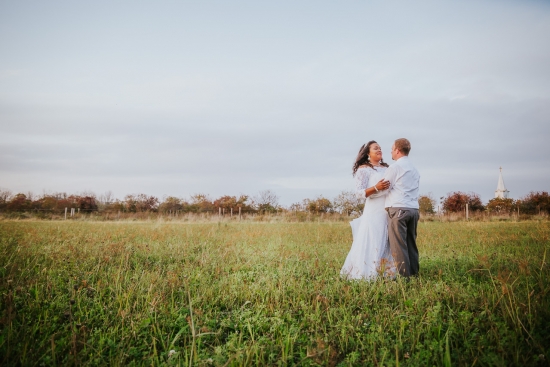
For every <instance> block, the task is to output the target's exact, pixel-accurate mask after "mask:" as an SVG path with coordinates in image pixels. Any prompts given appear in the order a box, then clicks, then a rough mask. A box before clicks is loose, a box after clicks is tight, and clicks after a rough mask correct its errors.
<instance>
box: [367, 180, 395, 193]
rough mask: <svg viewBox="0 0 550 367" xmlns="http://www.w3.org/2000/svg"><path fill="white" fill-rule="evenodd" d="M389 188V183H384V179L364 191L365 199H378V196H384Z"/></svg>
mask: <svg viewBox="0 0 550 367" xmlns="http://www.w3.org/2000/svg"><path fill="white" fill-rule="evenodd" d="M389 187H390V182H389V181H385V180H384V179H381V180H380V181H378V182H377V183H376V185H374V186H372V187H369V188H368V189H366V190H365V195H366V197H373V198H378V197H380V196H384V195H386V194H387V193H388V191H389V190H388V189H389Z"/></svg>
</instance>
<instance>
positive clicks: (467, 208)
mask: <svg viewBox="0 0 550 367" xmlns="http://www.w3.org/2000/svg"><path fill="white" fill-rule="evenodd" d="M466 220H468V203H466Z"/></svg>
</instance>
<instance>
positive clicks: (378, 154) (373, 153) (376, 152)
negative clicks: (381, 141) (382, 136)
mask: <svg viewBox="0 0 550 367" xmlns="http://www.w3.org/2000/svg"><path fill="white" fill-rule="evenodd" d="M369 157H370V159H371V161H375V162H378V161H380V160H381V159H382V148H380V145H378V144H377V143H374V144H373V145H371V146H370V149H369Z"/></svg>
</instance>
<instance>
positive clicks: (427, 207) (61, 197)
mask: <svg viewBox="0 0 550 367" xmlns="http://www.w3.org/2000/svg"><path fill="white" fill-rule="evenodd" d="M466 204H468V210H469V211H470V212H489V213H493V214H507V213H508V214H509V213H511V212H516V211H518V210H519V211H520V212H521V213H522V214H542V213H546V214H548V213H549V212H550V197H549V195H548V192H546V191H542V192H531V193H529V194H528V195H526V196H525V197H523V198H521V199H499V198H494V199H491V200H489V201H488V202H487V203H485V204H483V202H482V200H481V198H480V196H479V195H478V194H476V193H464V192H460V191H455V192H451V193H448V194H447V196H445V197H441V198H440V203H439V204H438V203H437V201H436V200H435V199H434V198H433V197H432V196H431V195H429V194H428V195H421V196H420V198H419V206H420V212H421V213H422V214H435V213H436V212H437V211H439V212H442V213H457V212H463V211H464V210H465V208H466ZM363 207H364V199H359V198H357V197H356V196H355V193H354V192H352V191H342V192H341V193H340V194H338V195H337V196H336V197H335V198H333V199H332V200H331V199H329V198H326V197H324V196H318V197H316V198H311V199H304V200H302V201H300V202H296V203H293V204H291V205H290V206H288V207H283V206H282V205H280V204H279V197H278V196H277V195H276V194H275V193H274V192H273V191H271V190H264V191H261V192H259V193H258V194H257V195H255V196H249V195H240V196H231V195H223V196H220V197H219V198H216V199H213V198H211V197H210V196H209V195H207V194H194V195H191V196H190V197H189V198H178V197H175V196H166V197H164V198H163V199H162V200H160V199H159V198H158V197H156V196H151V195H146V194H143V193H141V194H129V195H126V196H125V197H124V199H116V198H114V197H113V195H112V193H111V192H106V193H105V194H102V195H95V194H94V193H91V192H84V193H81V194H70V195H69V194H67V193H54V194H43V195H39V196H37V195H34V194H32V193H27V194H24V193H17V194H13V193H12V192H11V191H9V190H0V211H1V212H5V213H6V212H7V213H9V212H14V213H15V212H29V211H36V212H51V213H62V212H63V211H64V210H65V208H69V209H75V210H78V211H79V212H81V211H82V212H94V211H98V212H123V213H143V212H158V213H164V214H168V213H218V212H223V213H224V214H225V213H230V212H233V213H235V214H236V213H238V212H242V213H277V212H307V213H314V214H321V213H340V214H347V215H359V214H360V213H361V212H362V211H363Z"/></svg>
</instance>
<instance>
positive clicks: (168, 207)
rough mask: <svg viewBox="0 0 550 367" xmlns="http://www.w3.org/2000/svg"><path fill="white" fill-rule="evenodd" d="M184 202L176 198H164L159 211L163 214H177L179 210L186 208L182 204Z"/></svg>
mask: <svg viewBox="0 0 550 367" xmlns="http://www.w3.org/2000/svg"><path fill="white" fill-rule="evenodd" d="M183 202H184V201H183V200H182V199H179V198H176V197H174V196H168V197H166V198H164V200H163V201H162V203H160V205H159V208H158V210H159V212H161V213H168V212H172V213H175V212H176V211H178V210H179V211H182V210H183V208H184V206H183V204H182V203H183Z"/></svg>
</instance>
